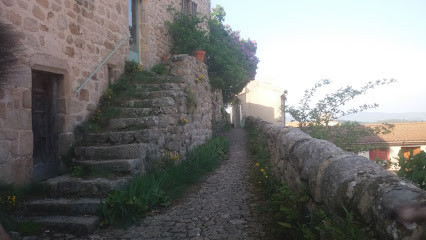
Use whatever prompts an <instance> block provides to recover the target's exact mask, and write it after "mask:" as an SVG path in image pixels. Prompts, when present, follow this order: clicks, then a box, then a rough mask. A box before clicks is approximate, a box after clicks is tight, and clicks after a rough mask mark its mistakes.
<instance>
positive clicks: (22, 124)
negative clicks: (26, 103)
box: [6, 109, 32, 130]
mask: <svg viewBox="0 0 426 240" xmlns="http://www.w3.org/2000/svg"><path fill="white" fill-rule="evenodd" d="M6 127H7V128H10V129H17V130H32V117H31V109H22V110H13V109H8V112H7V119H6Z"/></svg>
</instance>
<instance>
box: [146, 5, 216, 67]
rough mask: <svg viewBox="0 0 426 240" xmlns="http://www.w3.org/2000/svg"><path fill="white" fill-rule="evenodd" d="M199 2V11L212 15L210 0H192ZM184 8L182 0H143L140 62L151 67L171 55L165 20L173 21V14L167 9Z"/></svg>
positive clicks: (204, 14)
mask: <svg viewBox="0 0 426 240" xmlns="http://www.w3.org/2000/svg"><path fill="white" fill-rule="evenodd" d="M190 2H194V3H196V4H197V6H198V7H197V13H198V14H200V15H201V16H210V0H192V1H190ZM169 6H170V7H173V8H174V9H176V10H181V9H182V0H170V1H150V0H142V6H141V8H142V9H141V16H140V18H139V22H140V31H139V32H140V35H139V39H140V46H141V55H140V62H141V63H142V65H143V66H144V67H146V68H151V67H152V66H153V65H155V64H156V63H158V62H160V61H161V59H162V57H163V56H170V47H171V38H170V36H169V35H168V29H167V26H166V25H165V21H172V20H173V14H172V13H171V12H170V11H168V10H167V9H168V8H169Z"/></svg>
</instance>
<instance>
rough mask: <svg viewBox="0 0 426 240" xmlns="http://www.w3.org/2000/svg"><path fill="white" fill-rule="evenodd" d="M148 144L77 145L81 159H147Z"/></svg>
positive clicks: (77, 151)
mask: <svg viewBox="0 0 426 240" xmlns="http://www.w3.org/2000/svg"><path fill="white" fill-rule="evenodd" d="M146 149H147V144H144V143H136V144H125V145H115V146H90V147H76V148H75V149H74V151H75V154H76V156H77V159H79V160H97V159H98V160H113V159H136V158H138V159H145V156H146Z"/></svg>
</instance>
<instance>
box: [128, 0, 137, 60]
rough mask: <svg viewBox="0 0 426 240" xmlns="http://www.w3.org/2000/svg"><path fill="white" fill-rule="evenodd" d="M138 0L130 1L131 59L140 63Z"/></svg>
mask: <svg viewBox="0 0 426 240" xmlns="http://www.w3.org/2000/svg"><path fill="white" fill-rule="evenodd" d="M138 26H139V24H138V0H129V47H130V53H129V59H130V60H132V61H135V62H139V45H138V33H139V31H138V30H139V29H138Z"/></svg>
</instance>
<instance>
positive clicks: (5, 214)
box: [0, 183, 49, 235]
mask: <svg viewBox="0 0 426 240" xmlns="http://www.w3.org/2000/svg"><path fill="white" fill-rule="evenodd" d="M48 192H49V189H48V188H46V186H44V185H41V184H39V183H31V184H28V185H26V186H23V187H16V186H13V185H0V224H2V225H3V227H4V228H5V230H6V231H7V232H11V231H14V232H19V233H21V234H27V235H28V234H30V235H31V234H36V233H39V232H40V231H41V225H40V224H38V223H34V222H29V221H27V222H17V221H15V219H14V218H13V217H12V216H20V213H21V212H22V211H23V210H24V200H27V199H31V198H33V197H40V196H46V195H47V193H48Z"/></svg>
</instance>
